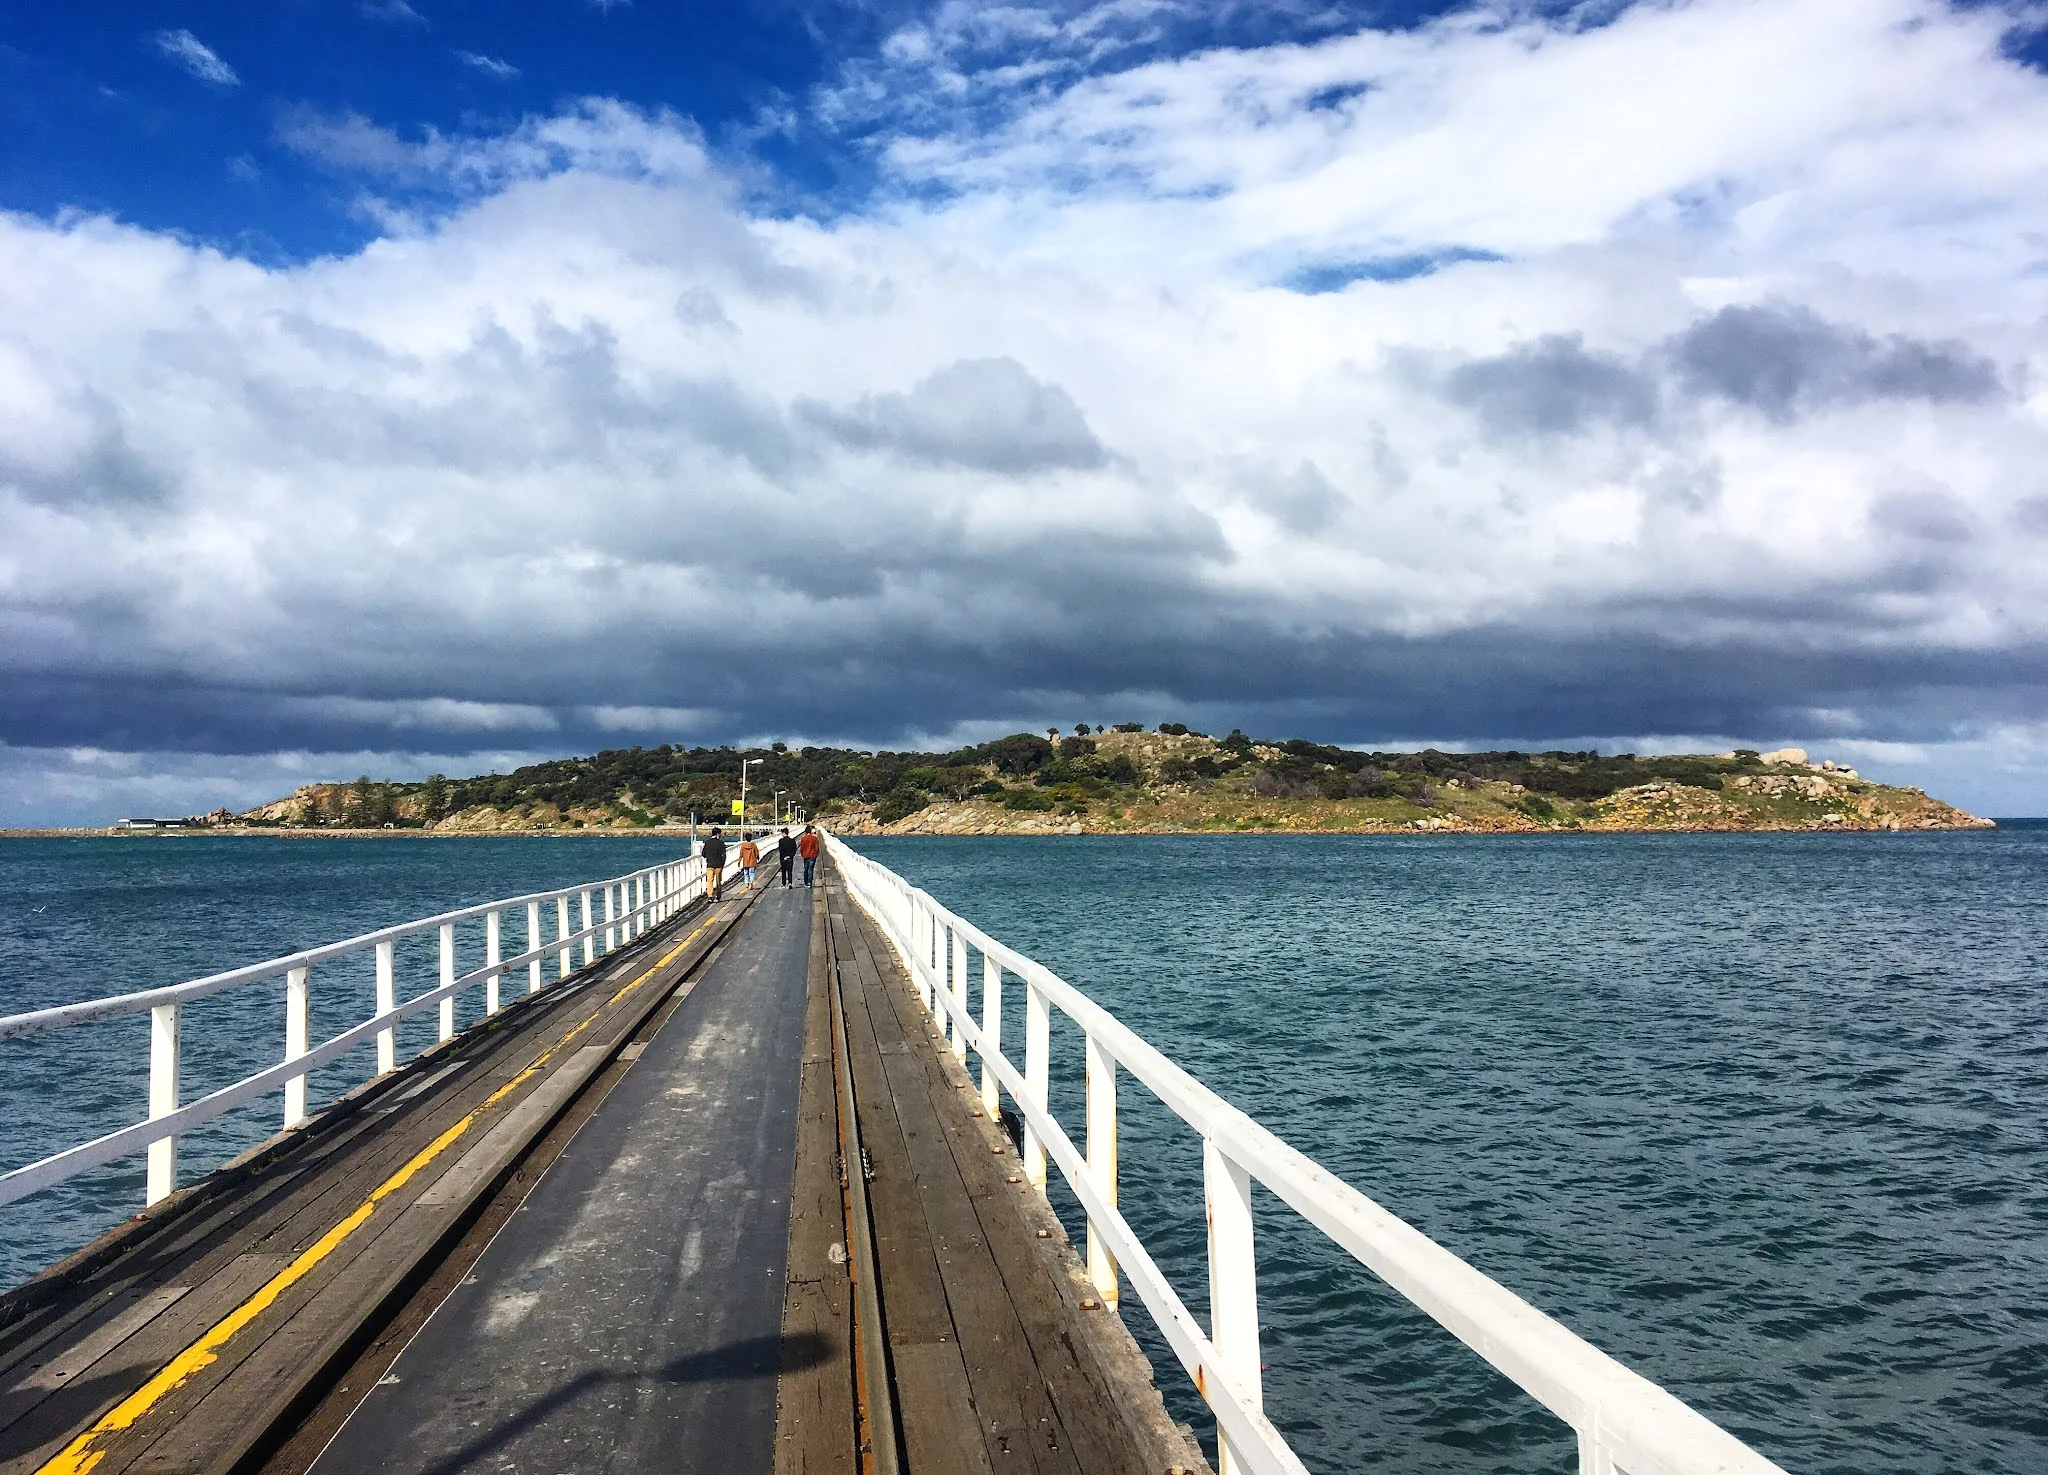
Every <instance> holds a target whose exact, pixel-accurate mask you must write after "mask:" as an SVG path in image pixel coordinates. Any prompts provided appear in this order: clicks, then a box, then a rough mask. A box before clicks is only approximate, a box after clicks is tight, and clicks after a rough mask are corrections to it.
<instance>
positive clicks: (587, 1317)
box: [0, 865, 1202, 1475]
mask: <svg viewBox="0 0 2048 1475" xmlns="http://www.w3.org/2000/svg"><path fill="white" fill-rule="evenodd" d="M822 879H823V881H824V883H825V884H823V885H821V887H820V888H819V889H818V890H817V891H816V892H809V891H805V890H801V889H799V890H796V891H793V892H785V891H781V890H779V889H776V888H764V889H761V890H758V891H755V892H751V893H732V894H729V895H728V898H727V899H726V900H724V901H721V902H719V903H716V904H705V903H702V902H699V903H697V904H695V905H693V906H691V907H689V908H688V909H686V910H684V911H682V912H681V914H680V915H677V916H675V917H673V918H672V919H670V920H669V921H668V922H666V923H665V924H664V925H663V926H661V927H659V928H657V929H655V930H653V931H651V932H649V933H648V934H647V935H645V936H644V937H641V938H640V939H639V940H638V941H637V942H635V943H633V944H632V945H631V946H629V947H625V948H623V949H621V950H620V951H617V952H614V953H611V954H610V955H608V956H607V957H606V958H605V959H604V960H603V961H602V963H601V964H598V965H594V966H590V967H586V968H585V969H583V970H581V971H580V972H579V973H578V974H576V975H574V976H573V977H572V978H571V979H570V980H569V981H568V982H566V983H564V984H562V985H559V986H557V987H555V988H552V989H549V990H547V991H544V992H541V993H537V994H535V995H533V996H532V997H530V998H527V999H524V1000H521V1001H520V1002H518V1003H516V1004H514V1005H513V1006H511V1007H509V1008H507V1009H506V1010H505V1011H504V1012H503V1013H502V1014H500V1015H497V1016H494V1017H493V1019H492V1020H491V1022H490V1023H489V1024H488V1025H486V1026H483V1027H479V1028H477V1029H472V1030H469V1031H465V1032H463V1033H462V1034H460V1035H458V1036H456V1037H455V1038H454V1039H452V1040H450V1041H449V1042H448V1043H447V1044H445V1045H443V1046H442V1047H440V1048H438V1049H436V1050H434V1051H430V1052H429V1053H427V1054H426V1055H424V1056H422V1057H420V1058H419V1059H418V1060H416V1061H413V1062H411V1063H410V1064H409V1065H407V1066H406V1067H405V1068H403V1069H401V1070H398V1071H395V1072H391V1073H388V1074H386V1075H383V1076H380V1077H379V1078H378V1079H377V1080H376V1081H374V1082H372V1083H371V1084H369V1085H368V1086H366V1087H364V1088H363V1089H361V1090H359V1091H358V1092H356V1093H353V1094H352V1095H351V1096H350V1097H348V1098H345V1099H344V1100H343V1101H342V1102H340V1103H337V1104H336V1105H335V1106H334V1107H331V1108H329V1110H328V1111H327V1112H325V1113H323V1114H322V1115H320V1116H319V1117H317V1118H315V1119H313V1120H312V1121H311V1122H310V1123H309V1124H308V1125H307V1126H306V1127H305V1128H303V1129H301V1130H299V1131H295V1132H290V1133H286V1134H283V1135H282V1136H281V1137H280V1138H278V1139H275V1140H274V1141H273V1142H271V1143H268V1144H266V1145H265V1146H264V1147H263V1148H260V1149H258V1150H256V1151H255V1152H253V1153H251V1154H249V1155H248V1156H247V1157H246V1158H245V1159H243V1160H241V1161H240V1162H238V1163H237V1164H234V1165H230V1167H228V1168H226V1169H223V1170H222V1171H221V1172H219V1173H217V1174H214V1175H211V1176H209V1177H208V1178H206V1179H203V1180H201V1181H200V1182H199V1183H197V1184H195V1185H194V1186H193V1187H191V1188H189V1189H187V1190H186V1191H185V1192H184V1193H182V1194H179V1195H177V1196H175V1197H174V1198H172V1199H171V1200H169V1201H167V1202H166V1203H164V1204H161V1205H158V1206H157V1208H156V1209H155V1210H153V1211H152V1212H151V1213H150V1214H148V1215H146V1216H142V1217H140V1218H138V1219H137V1220H133V1221H130V1222H129V1223H128V1224H126V1225H124V1226H122V1227H121V1228H120V1229H117V1230H116V1231H114V1232H113V1233H111V1234H109V1235H107V1236H105V1237H103V1238H102V1240H101V1241H99V1242H97V1243H96V1244H95V1245H93V1246H90V1247H88V1249H87V1250H85V1251H82V1252H81V1253H80V1254H79V1255H78V1256H74V1257H73V1258H72V1260H70V1261H68V1262H66V1264H65V1265H64V1266H61V1267H58V1268H57V1269H56V1270H55V1271H53V1272H52V1273H51V1274H49V1275H47V1276H45V1277H43V1278H41V1279H40V1280H38V1281H36V1282H32V1283H31V1284H30V1285H29V1286H27V1287H24V1288H22V1290H20V1291H17V1292H14V1293H12V1294H11V1295H10V1296H8V1297H6V1298H4V1300H0V1318H4V1319H5V1320H4V1324H0V1472H8V1475H11V1472H17V1471H21V1472H27V1471H83V1470H94V1471H100V1472H107V1475H112V1472H117V1471H128V1470H135V1471H142V1470H148V1471H239V1470H258V1469H261V1470H270V1471H278V1472H284V1471H293V1472H299V1471H306V1470H317V1471H320V1472H323V1475H325V1472H342V1471H356V1470H389V1471H407V1472H422V1475H424V1472H429V1471H432V1472H444V1471H458V1470H484V1469H488V1470H536V1471H541V1470H545V1471H558V1470H569V1469H575V1470H642V1469H657V1468H658V1469H663V1470H675V1471H713V1470H717V1471H733V1472H745V1471H760V1472H763V1475H766V1472H768V1471H770V1470H773V1471H775V1472H777V1475H781V1472H784V1471H790V1472H797V1471H801V1472H821V1471H846V1472H853V1471H858V1470H863V1469H875V1470H888V1469H899V1470H909V1471H918V1472H924V1471H930V1472H941V1471H944V1472H955V1471H988V1472H999V1471H1006V1470H1017V1471H1033V1472H1038V1471H1047V1472H1049V1471H1062V1472H1083V1471H1085V1472H1090V1475H1094V1472H1110V1475H1116V1472H1125V1471H1129V1472H1133V1475H1136V1472H1139V1471H1148V1472H1153V1475H1157V1472H1161V1471H1165V1470H1168V1469H1171V1468H1173V1467H1176V1466H1178V1467H1182V1468H1187V1469H1196V1468H1201V1467H1202V1463H1201V1456H1200V1454H1199V1452H1198V1450H1197V1449H1196V1447H1195V1446H1194V1444H1193V1441H1192V1439H1191V1438H1190V1437H1189V1436H1188V1435H1187V1433H1186V1432H1185V1431H1184V1430H1182V1429H1179V1428H1177V1427H1176V1426H1174V1425H1173V1424H1172V1423H1171V1421H1170V1420H1169V1419H1168V1418H1167V1416H1166V1413H1165V1410H1164V1407H1163V1405H1162V1404H1161V1401H1160V1399H1159V1396H1158V1394H1157V1391H1156V1390H1155V1389H1154V1387H1153V1386H1152V1383H1151V1380H1150V1371H1149V1369H1148V1368H1147V1367H1146V1365H1145V1363H1144V1361H1143V1359H1142V1358H1141V1357H1139V1355H1138V1354H1137V1351H1136V1348H1135V1346H1134V1344H1132V1343H1131V1341H1130V1339H1129V1337H1128V1335H1127V1334H1126V1333H1125V1332H1124V1330H1123V1327H1122V1325H1121V1323H1120V1322H1119V1321H1118V1320H1117V1318H1116V1315H1115V1313H1114V1312H1113V1311H1110V1310H1106V1309H1103V1308H1102V1307H1101V1305H1100V1302H1099V1300H1098V1299H1097V1298H1096V1296H1095V1294H1094V1293H1093V1292H1092V1291H1091V1289H1090V1286H1089V1283H1088V1281H1087V1278H1086V1276H1085V1274H1084V1273H1083V1271H1082V1268H1081V1265H1080V1262H1079V1260H1078V1259H1077V1258H1076V1257H1075V1255H1074V1254H1073V1252H1072V1250H1071V1249H1070V1248H1069V1247H1068V1246H1067V1243H1066V1238H1065V1235H1064V1233H1063V1231H1061V1229H1060V1228H1059V1226H1058V1224H1057V1222H1056V1221H1055V1220H1054V1218H1053V1216H1052V1215H1051V1213H1050V1211H1049V1210H1048V1209H1047V1208H1046V1207H1045V1205H1044V1201H1043V1200H1042V1199H1041V1198H1040V1197H1039V1196H1038V1195H1037V1193H1036V1192H1035V1191H1033V1190H1032V1189H1031V1188H1030V1186H1029V1185H1028V1184H1026V1183H1025V1182H1024V1178H1023V1174H1022V1163H1021V1161H1020V1159H1019V1157H1018V1154H1017V1150H1016V1147H1015V1145H1014V1144H1013V1143H1011V1142H1010V1141H1009V1139H1008V1138H1007V1136H1006V1135H1005V1134H1004V1132H1003V1131H1002V1128H1001V1126H1000V1124H999V1123H996V1122H994V1121H991V1120H990V1119H989V1118H988V1117H987V1116H985V1115H984V1114H983V1111H982V1105H981V1099H980V1097H979V1096H978V1095H977V1094H976V1093H975V1092H973V1091H972V1090H970V1089H969V1082H968V1079H967V1076H966V1074H965V1071H964V1070H963V1069H962V1067H961V1065H960V1064H959V1062H958V1061H957V1060H956V1059H955V1058H954V1055H953V1053H952V1052H951V1050H949V1049H947V1048H945V1047H944V1046H943V1045H942V1044H940V1043H937V1042H936V1041H935V1040H934V1038H933V1032H932V1025H931V1023H930V1018H931V1016H930V1015H929V1014H928V1013H927V1012H926V1011H925V1009H924V1007H923V1006H922V1004H921V1003H920V1002H919V1000H918V997H917V995H916V993H915V992H914V990H913V986H912V984H911V982H910V981H909V979H908V978H907V977H906V976H905V975H904V973H903V970H902V967H901V965H900V963H899V962H898V960H897V957H896V954H895V952H894V950H893V949H892V948H891V947H890V946H889V944H888V943H887V942H886V941H884V940H883V939H882V938H881V936H880V934H879V933H878V932H877V931H876V929H875V928H874V925H873V923H872V922H871V921H870V920H869V919H868V918H867V917H866V916H865V915H864V914H863V913H862V912H861V910H860V909H859V908H858V907H857V906H854V905H851V904H850V903H849V902H848V899H847V898H846V896H845V894H844V892H843V891H842V890H840V889H839V887H838V884H837V881H836V878H835V876H834V873H833V871H832V869H831V867H830V866H829V865H828V866H827V868H826V870H825V872H824V873H823V876H822ZM835 1014H836V1016H837V1021H836V1022H837V1028H836V1029H835V1027H834V1026H835ZM835 1041H836V1045H835ZM848 1095H850V1096H851V1099H852V1100H853V1102H854V1103H855V1106H854V1113H853V1119H852V1120H850V1121H849V1120H846V1119H844V1118H843V1117H842V1112H841V1102H842V1101H843V1100H845V1099H846V1098H847V1096H848ZM849 1148H851V1149H852V1150H850V1151H849V1150H848V1149H849ZM863 1169H864V1171H863ZM849 1173H861V1174H862V1179H861V1184H860V1186H859V1191H856V1189H855V1187H854V1185H853V1184H852V1183H851V1182H850V1181H849V1180H848V1177H847V1175H848V1174H849ZM862 1208H864V1209H865V1212H864V1213H860V1212H859V1211H860V1210H861V1209H862ZM855 1215H857V1216H858V1217H857V1219H856V1217H854V1216H855ZM863 1276H866V1277H867V1280H866V1282H865V1284H864V1283H863V1280H862V1277H863ZM865 1291H872V1293H873V1294H872V1295H871V1296H864V1294H863V1293H864V1292H865ZM864 1308H865V1309H864ZM868 1322H874V1323H876V1324H873V1325H869V1324H867V1323H868ZM863 1347H866V1348H867V1349H869V1350H868V1351H866V1352H865V1353H864V1352H863V1351H862V1349H863ZM877 1352H879V1357H877V1355H876V1353H877Z"/></svg>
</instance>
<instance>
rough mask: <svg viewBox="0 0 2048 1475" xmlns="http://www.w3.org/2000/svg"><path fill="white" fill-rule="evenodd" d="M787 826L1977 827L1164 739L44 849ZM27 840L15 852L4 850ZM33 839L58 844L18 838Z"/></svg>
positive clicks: (1026, 741)
mask: <svg viewBox="0 0 2048 1475" xmlns="http://www.w3.org/2000/svg"><path fill="white" fill-rule="evenodd" d="M742 763H747V764H748V768H747V773H748V783H747V789H746V793H747V800H748V807H747V822H748V823H749V824H751V825H755V826H759V825H765V824H768V823H770V822H771V819H772V818H773V817H774V816H775V815H777V814H778V813H780V814H781V815H783V816H784V817H785V818H787V817H788V816H789V815H790V814H791V813H792V810H793V809H795V810H800V811H801V812H802V813H803V814H804V815H805V816H806V817H808V818H812V819H818V820H821V821H824V822H827V823H829V824H830V825H832V827H833V828H835V829H836V830H838V831H839V832H841V833H843V834H854V835H873V834H892V835H904V834H908V835H1001V834H1131V833H1152V834H1190V833H1237V832H1282V833H1286V832H1328V833H1345V832H1361V833H1408V834H1413V833H1417V832H1422V833H1430V834H1443V833H1465V834H1470V833H1499V832H1543V831H1573V830H1576V831H1610V832H1611V831H1633V830H1655V831H1685V830H1816V831H1827V830H1959V829H1988V828H1992V823H1991V821H1990V820H1987V819H1980V818H1978V817H1977V816H1975V815H1971V814H1966V813H1964V812H1963V811H1962V810H1959V809H1956V808H1955V807H1953V806H1951V805H1948V804H1944V803H1942V802H1941V801H1940V800H1938V799H1934V798H1931V797H1930V796H1928V795H1927V794H1925V793H1923V792H1922V791H1921V790H1919V789H1916V788H1901V787H1895V786H1891V785H1887V784H1879V783H1873V782H1871V781H1870V780H1868V779H1866V778H1863V777H1862V776H1861V775H1859V774H1858V773H1857V772H1856V770H1855V769H1853V768H1850V767H1847V766H1846V765H1842V764H1837V763H1834V762H1831V761H1826V760H1821V761H1815V760H1812V759H1810V758H1809V756H1808V754H1807V753H1806V752H1804V751H1803V750H1800V749H1797V748H1786V749H1780V750H1778V751H1776V752H1754V751H1751V750H1747V749H1739V750H1736V751H1733V752H1726V753H1714V754H1681V755H1665V756H1637V755H1634V754H1628V753H1623V754H1600V753H1595V752H1558V751H1553V752H1547V753H1522V752H1512V751H1508V752H1488V753H1449V752H1443V751H1440V750H1438V749H1434V748H1428V749H1424V750H1422V751H1420V752H1398V753H1397V752H1365V751H1360V750H1357V749H1351V748H1337V747H1330V746H1327V745H1323V744H1318V743H1312V742H1307V741H1304V740H1302V739H1298V738H1297V739H1292V740H1289V741H1285V742H1268V741H1262V740H1258V739H1254V738H1249V737H1246V736H1245V735H1244V734H1243V733H1241V732H1231V733H1229V734H1228V735H1226V736H1224V737H1220V738H1219V737H1212V736H1210V735H1208V734H1206V733H1200V732H1194V731H1191V730H1189V729H1188V728H1187V727H1186V726H1184V725H1182V724H1180V723H1164V724H1162V725H1161V726H1159V727H1158V728H1156V729H1153V730H1150V731H1147V730H1145V729H1143V728H1141V727H1139V725H1138V724H1136V723H1125V724H1123V725H1121V726H1116V727H1110V728H1104V729H1090V728H1089V727H1088V726H1087V725H1086V724H1082V725H1079V726H1077V727H1076V728H1075V729H1074V730H1073V731H1072V732H1071V733H1066V734H1061V733H1058V732H1047V733H1045V734H1043V735H1040V734H1037V733H1015V734H1012V735H1011V736H1009V737H1005V738H998V739H996V740H994V741H992V742H987V743H980V744H977V745H975V746H973V747H968V748H959V749H955V750H954V751H952V752H946V753H896V752H865V751H861V750H856V749H848V748H819V747H807V748H791V747H789V746H787V745H785V744H782V743H776V744H773V745H772V746H770V747H766V748H747V749H740V748H730V747H725V748H685V747H673V746H667V745H664V746H661V747H655V748H621V749H612V750H609V751H606V752H602V753H597V754H593V755H592V756H590V757H587V758H562V759H555V760H551V761H549V762H546V763H538V764H533V765H530V766H528V767H524V768H517V769H514V770H513V771H512V772H510V773H504V774H483V775H478V776H474V777H470V778H460V779H451V778H447V777H445V776H443V775H440V774H435V775H432V776H430V777H428V778H426V779H424V780H421V781H418V782H405V783H395V782H388V781H382V780H375V779H372V778H370V777H369V776H368V775H364V776H362V777H360V778H358V779H356V780H355V781H354V782H352V783H331V784H308V785H305V786H304V787H301V788H299V789H298V790H296V791H295V792H293V793H292V794H291V795H290V796H289V797H286V798H283V799H278V800H275V801H273V802H271V803H268V804H263V805H259V806H257V807H256V808H254V809H251V810H248V811H245V812H243V813H241V814H234V813H230V812H229V811H227V810H224V809H223V810H216V811H215V812H214V813H212V814H210V815H194V816H186V817H180V818H174V819H141V820H129V821H124V822H123V823H122V825H120V826H117V827H115V828H114V829H112V830H105V831H69V832H62V833H100V834H105V833H128V834H133V833H164V832H173V833H175V832H191V831H203V832H208V833H243V834H247V833H268V834H279V835H305V836H315V835H365V834H371V835H390V836H397V835H403V834H412V835H436V836H451V835H490V834H496V835H503V834H535V833H539V834H565V833H585V834H590V833H598V834H632V833H636V832H637V833H646V832H658V831H663V830H676V829H687V828H688V826H689V824H690V823H691V821H692V818H693V816H694V818H695V819H696V821H697V822H698V823H700V824H710V823H715V822H720V821H723V822H726V823H731V822H732V806H733V804H734V803H735V802H736V801H737V800H738V799H739V797H740V793H741V784H740V773H741V765H742ZM15 833H27V832H15ZM34 833H60V832H54V831H39V832H34Z"/></svg>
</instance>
